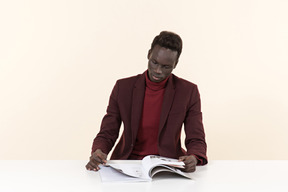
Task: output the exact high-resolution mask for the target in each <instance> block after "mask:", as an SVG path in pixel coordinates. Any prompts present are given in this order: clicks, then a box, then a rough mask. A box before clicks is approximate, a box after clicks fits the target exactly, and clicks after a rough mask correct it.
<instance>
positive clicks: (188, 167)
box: [179, 155, 198, 172]
mask: <svg viewBox="0 0 288 192" xmlns="http://www.w3.org/2000/svg"><path fill="white" fill-rule="evenodd" d="M179 161H183V162H184V163H185V169H184V171H185V172H194V171H195V170H196V165H197V163H198V160H197V158H196V157H195V156H194V155H189V156H181V157H179Z"/></svg>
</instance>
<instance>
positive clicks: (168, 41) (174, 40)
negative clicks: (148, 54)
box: [150, 31, 182, 59]
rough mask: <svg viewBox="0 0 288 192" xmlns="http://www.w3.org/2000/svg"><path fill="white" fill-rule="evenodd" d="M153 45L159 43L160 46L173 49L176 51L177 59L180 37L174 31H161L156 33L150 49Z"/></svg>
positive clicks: (180, 45)
mask: <svg viewBox="0 0 288 192" xmlns="http://www.w3.org/2000/svg"><path fill="white" fill-rule="evenodd" d="M155 45H159V46H161V47H165V48H167V49H171V50H173V51H177V53H178V55H177V59H178V58H179V57H180V55H181V52H182V39H181V37H180V36H179V35H177V34H176V33H173V32H170V31H162V32H161V33H160V34H159V35H157V36H156V37H155V38H154V40H153V42H152V44H151V49H150V50H151V51H152V49H153V48H154V47H155Z"/></svg>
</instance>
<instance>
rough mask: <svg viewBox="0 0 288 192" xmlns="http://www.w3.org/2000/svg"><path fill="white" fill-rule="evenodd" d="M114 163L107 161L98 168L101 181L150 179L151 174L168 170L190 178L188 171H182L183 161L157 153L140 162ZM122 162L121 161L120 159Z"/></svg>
mask: <svg viewBox="0 0 288 192" xmlns="http://www.w3.org/2000/svg"><path fill="white" fill-rule="evenodd" d="M114 162H116V163H110V162H109V161H108V162H107V164H106V165H102V166H101V169H100V176H101V179H102V181H103V182H107V181H151V180H152V178H153V176H154V175H156V174H157V173H160V172H170V173H176V174H178V175H181V176H183V177H185V178H189V179H192V178H191V174H190V173H186V172H183V169H184V165H185V164H184V163H183V162H181V161H178V159H171V158H167V157H161V156H157V155H149V156H146V157H144V158H143V159H142V161H141V163H129V160H128V161H127V163H117V161H114ZM122 162H123V161H122Z"/></svg>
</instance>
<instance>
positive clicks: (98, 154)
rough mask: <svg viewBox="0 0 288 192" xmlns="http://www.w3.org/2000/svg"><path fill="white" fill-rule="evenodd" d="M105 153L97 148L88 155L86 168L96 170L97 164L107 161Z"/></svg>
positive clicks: (97, 168)
mask: <svg viewBox="0 0 288 192" xmlns="http://www.w3.org/2000/svg"><path fill="white" fill-rule="evenodd" d="M106 159H107V154H105V153H103V152H102V151H101V149H97V150H96V151H95V152H94V153H92V155H91V157H90V161H89V162H88V163H87V165H86V169H87V170H89V171H98V170H99V169H100V168H99V164H106V163H107V160H106Z"/></svg>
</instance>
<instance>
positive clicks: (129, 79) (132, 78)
mask: <svg viewBox="0 0 288 192" xmlns="http://www.w3.org/2000/svg"><path fill="white" fill-rule="evenodd" d="M144 76H145V75H144V74H138V75H134V76H130V77H125V78H121V79H118V80H117V84H118V85H125V86H129V85H130V86H133V85H134V84H135V83H136V82H137V81H138V80H139V79H141V78H144Z"/></svg>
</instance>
